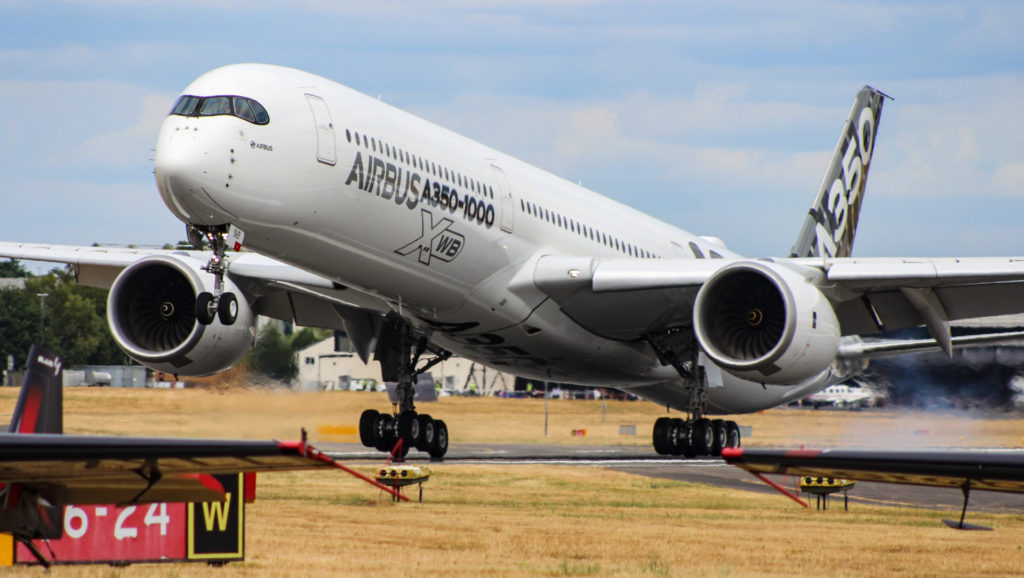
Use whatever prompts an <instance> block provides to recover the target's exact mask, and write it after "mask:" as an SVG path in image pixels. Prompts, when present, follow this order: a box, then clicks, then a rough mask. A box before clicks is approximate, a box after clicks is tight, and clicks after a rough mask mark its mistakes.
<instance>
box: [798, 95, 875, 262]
mask: <svg viewBox="0 0 1024 578" xmlns="http://www.w3.org/2000/svg"><path fill="white" fill-rule="evenodd" d="M886 98H889V97H888V96H887V95H886V94H883V93H882V92H879V91H878V90H875V89H874V88H871V87H870V86H865V87H864V88H862V89H860V92H858V93H857V98H856V99H854V101H853V109H852V110H851V111H850V118H849V119H847V121H846V125H845V126H844V127H843V133H842V135H840V137H839V143H838V144H837V145H836V151H835V153H833V155H832V162H830V163H829V165H828V170H827V171H825V178H824V179H823V180H822V181H821V187H819V189H818V196H817V197H815V199H814V204H813V205H811V210H810V211H809V212H808V215H807V218H806V219H805V220H804V225H803V227H802V228H801V229H800V236H799V237H797V240H796V244H795V245H793V249H792V250H791V252H790V256H791V257H849V256H850V253H851V252H852V251H853V237H854V235H855V234H856V233H857V220H858V219H859V218H860V204H861V202H862V201H863V200H864V186H865V184H866V183H867V181H868V168H869V167H870V166H871V158H872V156H873V153H874V151H875V135H876V134H877V132H878V123H879V120H880V119H881V118H882V103H883V102H884V100H885V99H886Z"/></svg>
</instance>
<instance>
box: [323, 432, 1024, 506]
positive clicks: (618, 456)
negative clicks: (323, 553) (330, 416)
mask: <svg viewBox="0 0 1024 578" xmlns="http://www.w3.org/2000/svg"><path fill="white" fill-rule="evenodd" d="M317 446H318V447H320V448H321V449H322V450H324V451H326V452H327V453H328V454H329V455H330V456H331V457H333V458H335V459H337V460H339V461H341V462H342V463H345V464H352V463H357V464H358V463H381V462H382V461H383V454H381V453H380V452H377V451H374V450H370V449H368V448H365V447H363V446H362V445H360V444H340V443H329V442H328V443H319V444H317ZM406 461H407V463H410V464H416V465H432V464H436V465H441V464H458V465H471V464H480V465H558V466H577V467H600V468H607V469H611V470H616V471H621V472H626V473H630V474H635V475H639V476H646V477H650V478H658V479H666V480H676V481H681V482H689V483H697V484H709V485H713V486H719V487H723V488H731V489H735V490H742V491H752V492H761V493H768V494H775V495H778V496H779V499H780V500H785V499H786V498H785V497H783V496H782V495H779V494H778V492H777V491H776V490H774V489H772V488H771V487H769V486H768V485H766V484H765V483H763V482H761V481H760V480H758V479H756V478H754V477H753V476H752V475H750V474H749V473H747V472H746V471H744V470H741V469H739V468H737V467H734V466H730V465H728V464H726V463H725V462H724V461H722V460H721V459H719V458H694V459H685V458H674V457H671V458H666V457H665V456H660V455H658V454H656V453H654V450H653V449H650V450H648V449H646V448H643V447H641V446H558V445H545V444H452V445H451V446H450V447H449V450H448V455H446V456H445V458H444V460H443V461H441V462H432V461H431V460H430V458H429V457H427V456H426V454H423V453H421V452H411V453H410V454H409V455H408V456H407V458H406ZM774 481H775V482H776V483H780V484H781V485H784V486H785V487H787V488H794V487H795V486H796V483H797V482H796V479H795V478H794V477H792V476H790V477H780V476H775V477H774ZM666 491H671V490H666ZM804 499H805V501H807V502H808V503H809V504H810V507H812V508H813V507H815V500H814V496H806V495H805V496H804ZM849 501H850V507H851V508H853V507H855V506H856V504H858V503H860V504H872V505H883V506H903V507H913V508H927V509H934V510H942V511H947V510H948V511H949V512H950V514H949V515H950V517H954V518H959V515H960V509H961V508H962V507H963V494H962V493H961V492H960V491H959V490H955V489H946V488H931V487H921V486H906V485H899V484H879V483H872V482H857V485H856V487H855V488H854V489H853V490H851V491H850V493H849ZM793 506H794V507H799V506H797V505H796V504H793ZM836 507H838V508H842V496H841V495H840V496H838V499H836V498H833V500H832V501H831V502H830V508H836ZM971 512H991V513H1003V514H1006V513H1009V514H1022V515H1024V494H1010V493H999V492H984V491H973V492H971V498H970V505H969V507H968V513H967V519H968V521H969V520H970V513H971ZM954 514H955V515H954Z"/></svg>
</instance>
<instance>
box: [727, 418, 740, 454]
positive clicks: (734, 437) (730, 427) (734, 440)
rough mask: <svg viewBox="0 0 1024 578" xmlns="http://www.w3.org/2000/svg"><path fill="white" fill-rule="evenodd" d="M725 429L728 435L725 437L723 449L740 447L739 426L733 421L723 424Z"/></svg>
mask: <svg viewBox="0 0 1024 578" xmlns="http://www.w3.org/2000/svg"><path fill="white" fill-rule="evenodd" d="M725 429H726V431H728V432H729V435H727V436H726V442H725V447H727V448H738V447H740V442H741V440H740V426H738V425H736V422H734V421H727V422H725Z"/></svg>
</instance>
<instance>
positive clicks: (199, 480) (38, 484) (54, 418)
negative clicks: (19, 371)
mask: <svg viewBox="0 0 1024 578" xmlns="http://www.w3.org/2000/svg"><path fill="white" fill-rule="evenodd" d="M62 364H63V362H62V361H61V359H60V357H58V356H56V355H55V354H53V353H52V352H50V351H47V350H46V349H44V348H41V347H33V348H32V350H31V352H30V353H29V360H28V371H27V373H26V375H25V383H24V385H23V386H22V388H21V393H20V395H19V396H18V403H17V405H16V406H15V410H14V414H13V415H12V417H11V424H10V427H9V429H8V433H6V434H0V532H5V533H9V534H11V535H13V536H14V539H15V540H17V541H19V542H21V543H22V544H24V545H25V546H26V547H27V548H28V549H29V550H30V551H31V552H32V554H33V555H34V556H35V557H36V559H37V560H39V562H40V564H43V565H44V566H48V565H49V561H48V560H46V558H45V557H43V556H42V554H41V553H40V552H39V551H38V549H37V548H36V546H35V544H33V543H32V540H35V539H56V538H60V537H61V536H62V535H63V532H64V506H66V505H68V504H74V505H86V504H139V503H151V502H219V501H222V500H224V488H223V486H221V484H220V482H218V481H217V480H216V479H214V477H213V476H214V475H217V474H230V473H238V472H266V471H277V470H308V469H317V468H340V469H343V470H345V471H347V472H349V473H353V472H352V470H349V469H348V468H346V467H345V466H342V465H341V464H339V463H337V462H335V461H334V460H333V459H331V458H329V457H328V456H326V455H324V454H323V453H321V452H320V451H319V450H317V449H316V448H314V447H312V446H310V445H308V444H306V443H305V441H301V442H277V441H248V440H217V439H210V440H203V439H186V438H139V437H116V436H82V435H62V431H63V422H64V419H63V407H62V406H63V403H62V399H63V385H62V383H61V372H62V370H63V368H62ZM356 475H357V476H358V477H360V478H362V479H363V480H365V481H367V482H369V483H371V484H373V485H375V486H377V487H378V488H380V489H381V490H383V491H386V492H388V493H390V494H394V491H393V490H392V489H390V488H388V487H386V486H383V485H381V484H379V483H377V482H375V481H373V480H371V479H369V478H367V477H366V476H363V475H362V474H358V473H356ZM399 497H400V498H401V499H407V498H405V497H404V496H399Z"/></svg>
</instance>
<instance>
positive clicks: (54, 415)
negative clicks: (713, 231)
mask: <svg viewBox="0 0 1024 578" xmlns="http://www.w3.org/2000/svg"><path fill="white" fill-rule="evenodd" d="M63 365H64V361H63V360H62V359H61V358H60V357H59V356H58V355H57V354H55V353H54V352H52V351H50V350H48V349H46V348H45V347H41V346H39V345H33V346H32V349H31V350H30V351H29V354H28V371H27V372H26V373H25V382H24V384H23V385H22V386H21V393H20V394H19V395H18V404H17V405H16V406H15V407H14V415H13V416H11V425H10V426H9V427H8V429H7V431H8V433H51V434H52V433H58V434H59V433H64V368H63Z"/></svg>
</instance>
